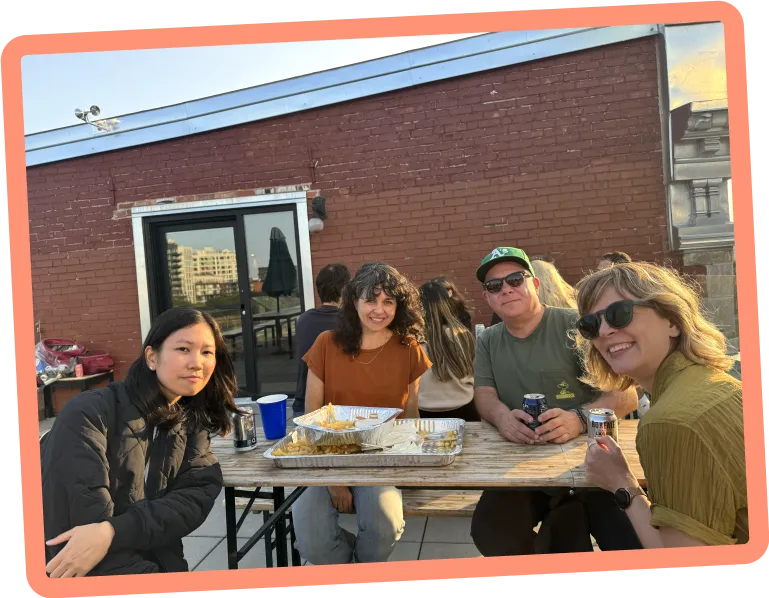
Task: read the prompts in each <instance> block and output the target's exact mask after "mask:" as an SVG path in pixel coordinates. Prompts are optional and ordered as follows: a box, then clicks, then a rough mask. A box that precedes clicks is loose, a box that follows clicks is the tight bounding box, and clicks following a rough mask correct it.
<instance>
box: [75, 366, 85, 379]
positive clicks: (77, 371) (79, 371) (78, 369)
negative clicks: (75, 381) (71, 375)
mask: <svg viewBox="0 0 769 598" xmlns="http://www.w3.org/2000/svg"><path fill="white" fill-rule="evenodd" d="M82 377H83V364H82V363H78V364H77V365H76V366H75V378H82Z"/></svg>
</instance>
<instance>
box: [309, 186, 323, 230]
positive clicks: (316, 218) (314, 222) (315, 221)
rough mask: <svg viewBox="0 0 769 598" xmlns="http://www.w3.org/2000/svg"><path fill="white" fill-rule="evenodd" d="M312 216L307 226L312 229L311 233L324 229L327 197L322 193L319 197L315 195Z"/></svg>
mask: <svg viewBox="0 0 769 598" xmlns="http://www.w3.org/2000/svg"><path fill="white" fill-rule="evenodd" d="M311 207H312V216H311V217H310V220H309V221H308V222H307V226H308V227H309V229H310V232H311V233H319V232H320V231H322V230H323V228H324V226H325V225H324V224H323V221H324V220H325V219H326V218H327V215H326V198H325V197H323V196H322V195H318V196H317V197H314V198H313V200H312V204H311Z"/></svg>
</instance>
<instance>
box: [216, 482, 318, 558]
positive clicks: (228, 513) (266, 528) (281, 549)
mask: <svg viewBox="0 0 769 598" xmlns="http://www.w3.org/2000/svg"><path fill="white" fill-rule="evenodd" d="M304 491H305V488H304V487H301V488H297V489H296V490H294V491H293V492H292V493H291V494H289V495H288V496H285V491H284V489H283V488H282V487H276V488H273V489H272V492H262V491H261V487H257V488H256V489H254V490H243V489H240V488H233V487H231V486H225V488H224V511H225V521H226V526H227V567H228V568H229V569H237V568H238V563H239V562H240V561H241V560H242V559H243V557H244V556H246V554H248V552H249V551H250V550H251V549H252V548H253V547H254V546H255V545H256V543H257V542H259V540H261V539H262V538H264V544H265V546H264V551H265V559H266V564H267V566H268V567H272V549H273V547H274V548H275V560H276V561H277V563H276V564H277V566H278V567H288V549H287V548H286V536H288V535H290V536H291V564H292V565H293V566H294V567H298V566H300V565H301V564H302V561H301V557H300V556H299V552H298V551H297V549H296V548H295V546H294V544H295V540H296V537H295V534H294V524H293V520H291V514H290V513H289V512H288V510H289V509H290V508H291V505H293V504H294V502H296V499H297V498H299V496H301V494H302V493H303V492H304ZM235 497H241V498H248V499H250V500H249V501H248V505H247V506H246V508H245V509H244V511H243V514H242V515H241V516H240V519H238V521H237V522H236V521H235V516H236V509H235ZM257 498H268V499H272V500H273V505H274V510H273V513H272V515H269V516H268V514H267V513H266V512H265V513H264V523H263V524H262V526H261V527H260V528H259V529H258V530H257V531H256V533H255V534H254V535H253V536H251V537H250V538H249V539H248V540H246V543H245V544H244V545H243V546H242V547H241V548H238V530H240V528H241V526H242V525H243V522H244V521H245V520H246V517H248V515H249V514H250V513H251V506H252V505H253V504H254V501H255V500H256V499H257ZM287 519H288V521H289V523H288V525H286V522H287ZM273 530H275V539H274V540H273V533H272V532H273Z"/></svg>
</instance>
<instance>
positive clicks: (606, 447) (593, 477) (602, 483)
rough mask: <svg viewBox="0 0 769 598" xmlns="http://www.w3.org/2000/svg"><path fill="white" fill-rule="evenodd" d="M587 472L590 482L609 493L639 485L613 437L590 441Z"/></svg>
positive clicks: (586, 462)
mask: <svg viewBox="0 0 769 598" xmlns="http://www.w3.org/2000/svg"><path fill="white" fill-rule="evenodd" d="M585 470H586V472H587V478H588V480H590V481H591V482H592V483H593V484H595V485H596V486H598V487H599V488H603V489H604V490H608V491H609V492H614V491H615V490H617V489H619V488H627V487H631V486H637V485H638V482H637V481H636V479H635V477H634V476H633V474H632V473H631V472H630V466H629V465H628V463H627V460H626V459H625V455H623V454H622V450H621V449H620V448H619V446H617V443H616V442H614V439H613V438H612V437H611V436H599V437H598V438H591V439H590V440H589V441H588V443H587V453H586V454H585Z"/></svg>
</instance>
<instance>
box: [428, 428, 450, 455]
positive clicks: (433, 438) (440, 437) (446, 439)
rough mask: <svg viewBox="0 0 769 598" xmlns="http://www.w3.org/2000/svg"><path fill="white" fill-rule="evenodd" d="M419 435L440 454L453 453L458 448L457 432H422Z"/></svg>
mask: <svg viewBox="0 0 769 598" xmlns="http://www.w3.org/2000/svg"><path fill="white" fill-rule="evenodd" d="M419 435H420V436H421V437H422V438H423V439H424V441H425V443H427V444H428V445H429V446H431V447H435V448H436V449H437V450H438V452H443V451H453V450H454V449H455V448H456V447H457V431H456V430H443V431H441V432H428V431H427V430H420V431H419Z"/></svg>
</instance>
